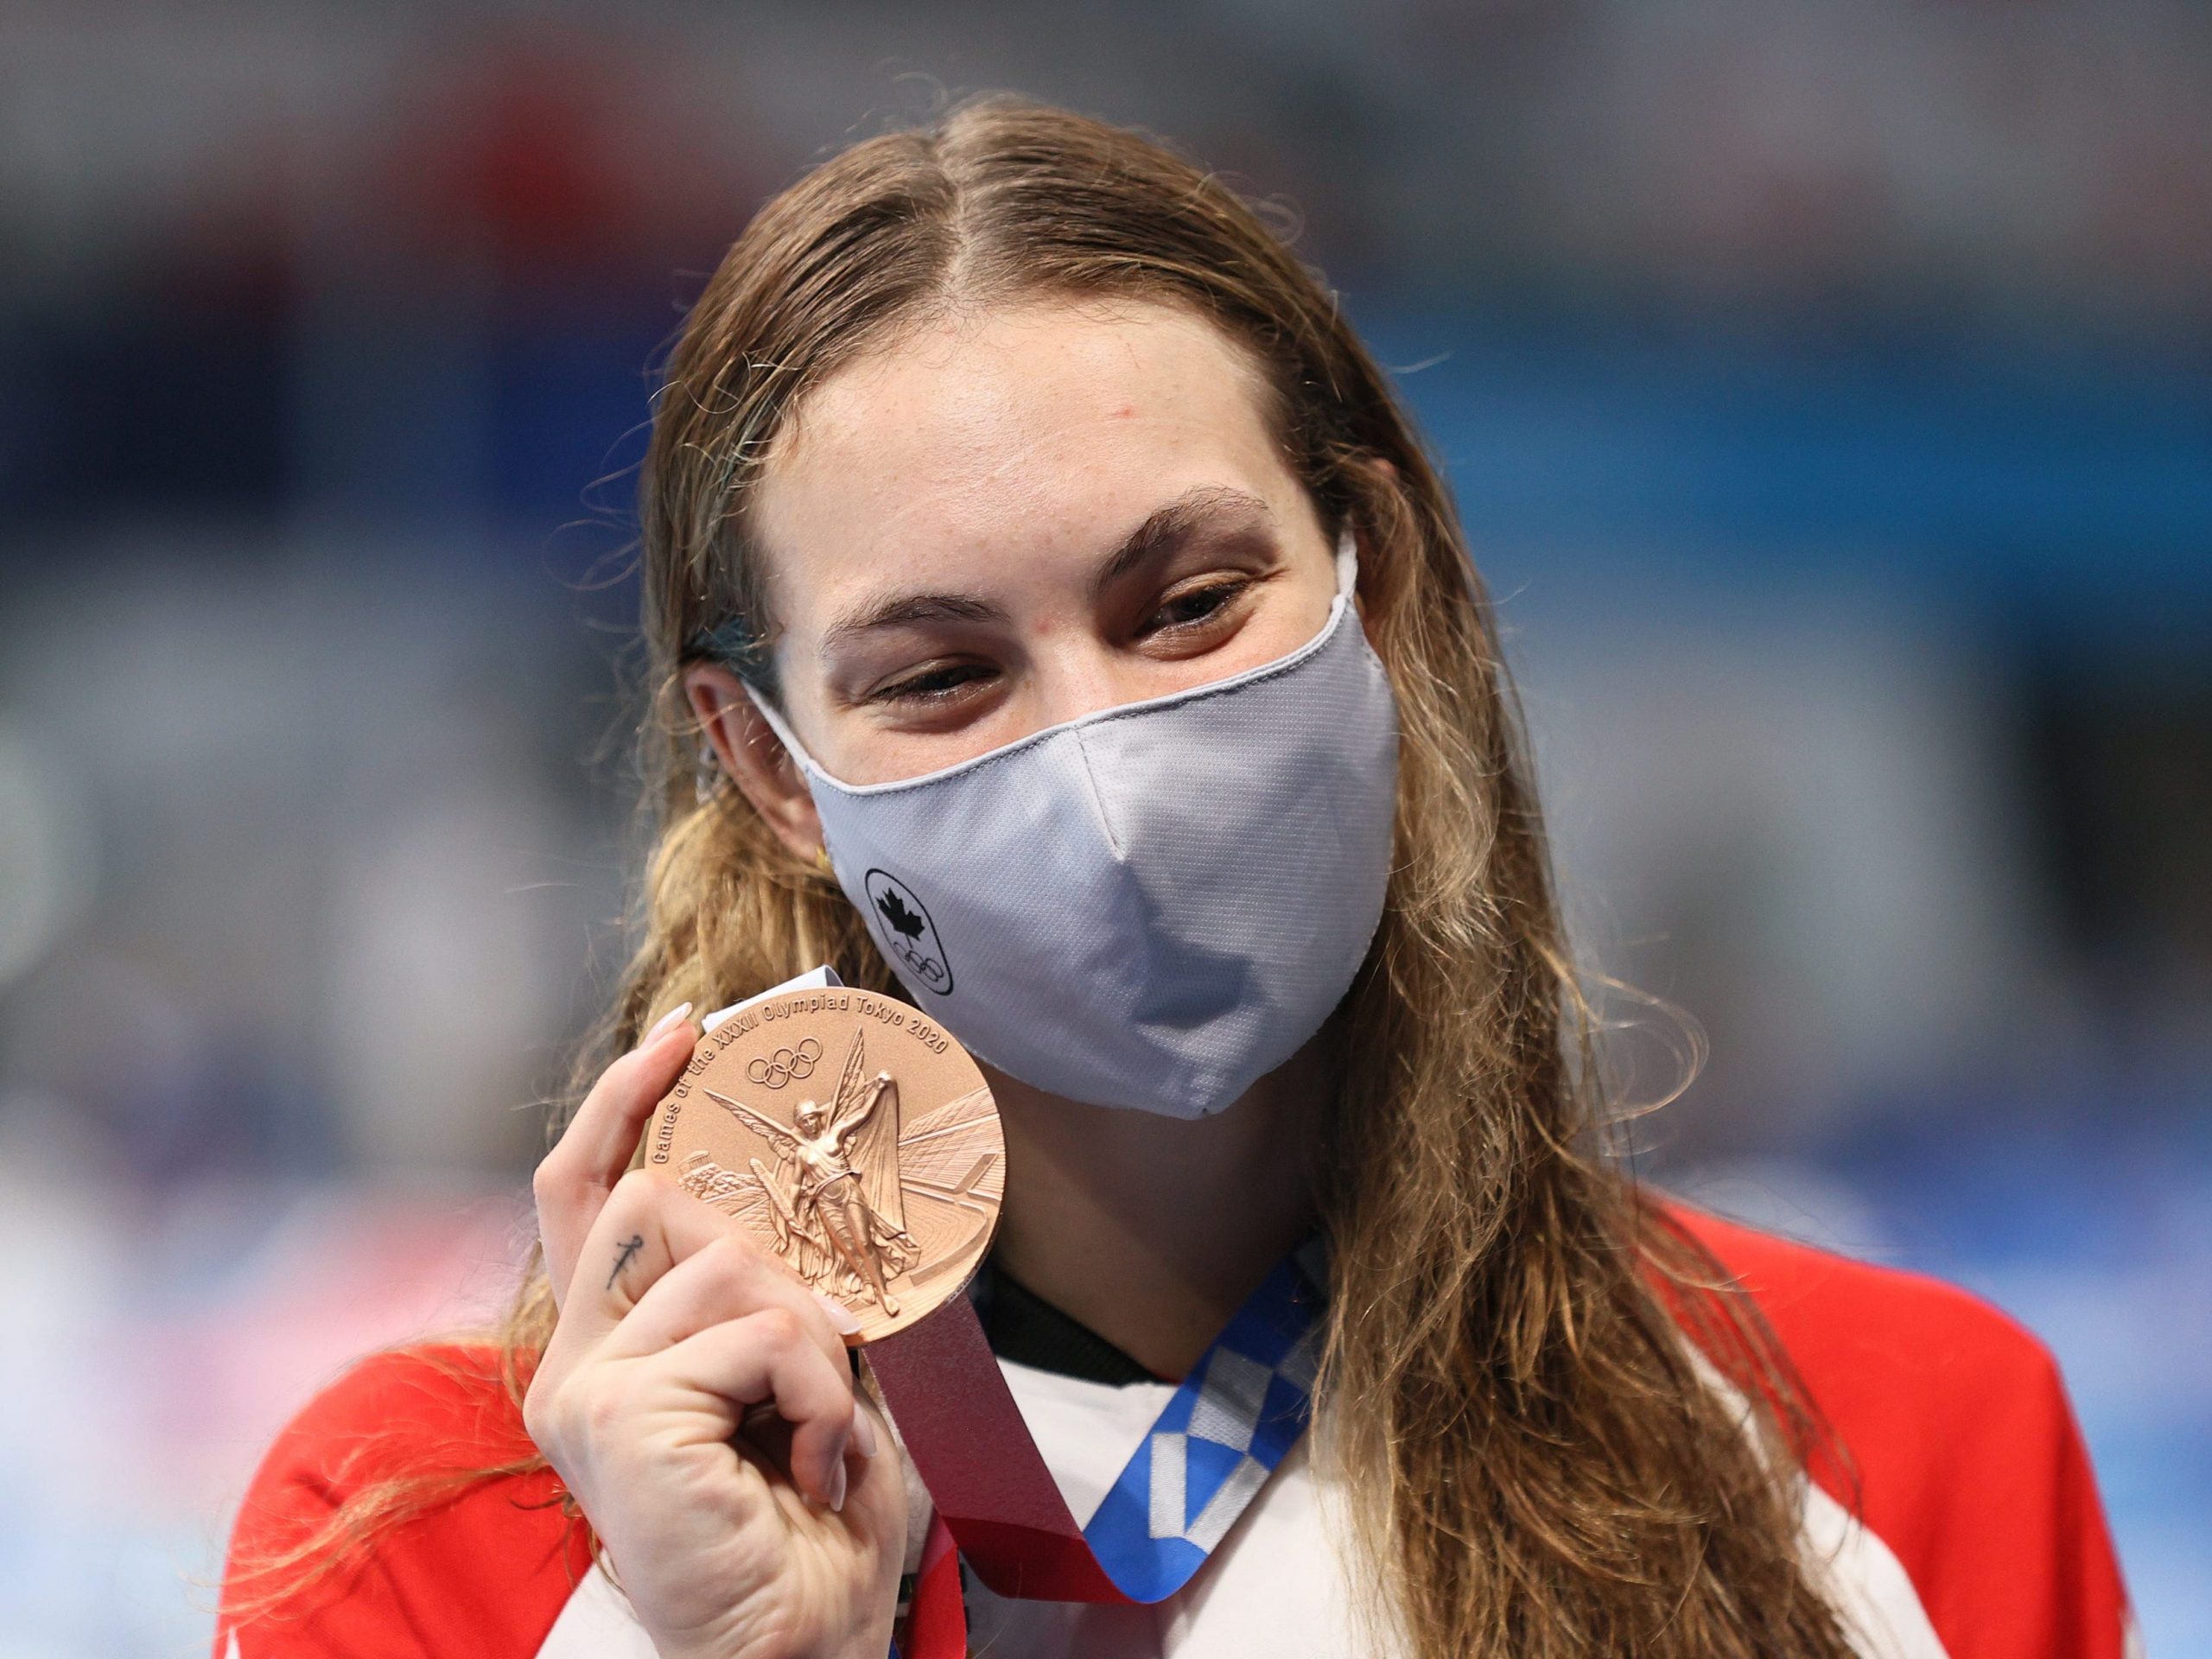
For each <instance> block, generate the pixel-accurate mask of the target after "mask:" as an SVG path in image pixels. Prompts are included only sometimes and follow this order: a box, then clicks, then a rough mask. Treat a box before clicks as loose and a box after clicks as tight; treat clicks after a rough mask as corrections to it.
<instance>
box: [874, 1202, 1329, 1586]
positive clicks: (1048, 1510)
mask: <svg viewBox="0 0 2212 1659" xmlns="http://www.w3.org/2000/svg"><path fill="white" fill-rule="evenodd" d="M1324 1280H1325V1274H1324V1272H1323V1271H1322V1269H1321V1264H1320V1257H1319V1249H1318V1248H1317V1247H1315V1246H1311V1245H1309V1246H1307V1247H1306V1248H1305V1249H1300V1251H1298V1252H1296V1253H1294V1255H1291V1256H1290V1257H1288V1258H1287V1259H1286V1260H1285V1261H1283V1262H1281V1263H1280V1264H1278V1265H1277V1266H1276V1268H1275V1269H1274V1271H1273V1272H1272V1273H1270V1274H1268V1277H1267V1279H1266V1280H1265V1281H1263V1282H1262V1284H1261V1286H1260V1287H1259V1288H1258V1289H1257V1290H1255V1291H1254V1292H1253V1293H1252V1294H1251V1296H1250V1297H1249V1299H1248V1300H1246V1302H1245V1304H1244V1306H1243V1307H1241V1308H1239V1309H1238V1310H1237V1312H1236V1317H1235V1318H1234V1319H1230V1322H1229V1324H1228V1326H1227V1327H1226V1328H1225V1329H1224V1331H1223V1332H1222V1333H1221V1334H1220V1335H1219V1336H1217V1337H1216V1338H1214V1340H1213V1343H1212V1345H1211V1346H1210V1347H1209V1348H1208V1349H1207V1350H1206V1351H1205V1356H1204V1357H1202V1358H1201V1359H1200V1360H1199V1361H1198V1364H1197V1365H1196V1366H1194V1367H1193V1368H1192V1371H1191V1374H1190V1375H1189V1376H1187V1377H1185V1379H1184V1380H1183V1383H1182V1385H1181V1386H1180V1387H1179V1388H1178V1389H1176V1390H1175V1394H1174V1397H1173V1398H1172V1399H1171V1400H1169V1401H1168V1402H1167V1404H1166V1407H1165V1408H1163V1409H1162V1410H1161V1411H1160V1415H1159V1417H1158V1418H1157V1419H1156V1420H1155V1421H1154V1423H1153V1426H1152V1428H1151V1430H1150V1431H1149V1432H1148V1433H1147V1434H1146V1436H1145V1438H1144V1441H1143V1444H1141V1446H1138V1447H1137V1449H1136V1451H1135V1453H1134V1454H1133V1455H1132V1456H1131V1457H1130V1459H1129V1460H1128V1464H1127V1465H1124V1466H1123V1468H1122V1473H1121V1476H1120V1478H1118V1479H1116V1481H1115V1483H1114V1485H1113V1488H1112V1490H1111V1491H1109V1492H1108V1493H1107V1494H1106V1497H1105V1499H1104V1501H1103V1502H1102V1503H1100V1504H1099V1506H1098V1512H1097V1513H1096V1515H1094V1516H1091V1518H1090V1524H1089V1525H1087V1526H1082V1527H1078V1526H1077V1524H1076V1522H1075V1517H1074V1516H1073V1515H1072V1514H1071V1513H1070V1512H1069V1510H1068V1506H1067V1501H1066V1500H1065V1498H1063V1497H1061V1496H1060V1489H1059V1486H1058V1484H1057V1483H1056V1482H1055V1481H1054V1480H1053V1478H1052V1471H1050V1470H1049V1469H1047V1468H1046V1465H1045V1459H1044V1457H1043V1455H1042V1454H1041V1453H1039V1451H1038V1450H1037V1444H1036V1442H1035V1441H1034V1440H1032V1439H1031V1438H1030V1435H1029V1430H1028V1427H1027V1425H1026V1424H1024V1423H1023V1421H1022V1420H1021V1412H1020V1408H1019V1407H1018V1406H1016V1405H1015V1404H1014V1395H1013V1394H1012V1393H1011V1392H1010V1391H1009V1390H1008V1389H1007V1384H1006V1378H1005V1376H1004V1375H1003V1374H1002V1373H1001V1371H1000V1370H999V1366H998V1361H997V1359H996V1358H995V1357H994V1356H993V1355H992V1353H991V1350H990V1344H988V1342H987V1341H986V1340H985V1339H984V1336H983V1327H982V1323H981V1322H980V1321H979V1320H978V1319H976V1310H975V1308H974V1306H972V1305H971V1304H970V1303H969V1300H968V1298H967V1297H965V1296H964V1295H963V1296H956V1297H954V1298H953V1299H952V1300H950V1302H948V1303H946V1304H945V1306H943V1307H942V1308H940V1309H938V1311H937V1312H936V1313H932V1314H931V1315H930V1316H929V1317H928V1318H927V1319H923V1320H921V1321H919V1322H918V1324H915V1325H911V1326H909V1327H908V1328H907V1329H906V1330H904V1331H900V1332H894V1333H893V1334H892V1335H890V1336H887V1337H885V1338H881V1339H880V1340H878V1341H876V1342H873V1343H870V1344H868V1347H867V1349H866V1350H865V1353H866V1356H867V1358H868V1369H869V1370H871V1371H872V1372H874V1376H875V1381H876V1385H877V1387H878V1388H880V1389H881V1390H882V1394H883V1398H884V1401H885V1402H886V1403H887V1405H889V1407H890V1408H891V1414H892V1416H893V1420H894V1421H896V1422H897V1424H898V1427H899V1438H900V1439H901V1440H904V1441H905V1442H906V1450H907V1452H908V1453H909V1454H910V1455H911V1456H912V1458H913V1459H914V1466H915V1467H916V1468H917V1469H918V1470H919V1471H921V1476H922V1479H923V1481H924V1482H925V1484H927V1485H928V1487H929V1490H930V1497H931V1500H932V1501H933V1502H934V1503H936V1505H937V1510H938V1515H939V1516H941V1517H942V1518H943V1519H944V1522H945V1523H946V1525H947V1526H948V1527H949V1528H950V1530H951V1533H952V1537H953V1540H954V1541H955V1542H957V1544H958V1545H959V1547H960V1553H961V1554H962V1555H963V1556H964V1557H965V1558H966V1560H967V1561H968V1563H969V1566H970V1567H973V1568H974V1569H975V1571H976V1576H977V1577H978V1578H980V1579H981V1580H982V1581H983V1582H984V1583H985V1584H987V1585H988V1586H990V1587H991V1589H992V1590H993V1591H995V1592H997V1593H998V1594H1000V1595H1001V1596H1008V1597H1019V1598H1024V1599H1030V1600H1042V1601H1096V1602H1154V1601H1160V1600H1164V1599H1166V1598H1167V1597H1169V1596H1172V1595H1173V1594H1174V1593H1175V1592H1177V1591H1178V1590H1179V1589H1181V1588H1182V1587H1183V1586H1185V1584H1187V1583H1189V1582H1190V1580H1191V1577H1192V1574H1193V1573H1196V1572H1197V1571H1198V1569H1199V1568H1200V1567H1203V1566H1205V1563H1206V1560H1207V1558H1208V1557H1209V1556H1210V1555H1211V1554H1212V1553H1213V1550H1214V1547H1215V1546H1216V1545H1217V1544H1218V1543H1219V1542H1220V1541H1221V1540H1222V1538H1223V1537H1224V1535H1226V1534H1227V1533H1228V1531H1229V1529H1230V1526H1231V1525H1232V1524H1233V1523H1234V1522H1236V1517H1237V1516H1240V1515H1242V1514H1243V1512H1244V1509H1245V1506H1246V1505H1247V1504H1249V1503H1251V1501H1252V1499H1253V1498H1254V1497H1256V1496H1258V1494H1259V1491H1260V1488H1261V1487H1262V1485H1263V1484H1265V1483H1266V1481H1267V1478H1268V1475H1270V1474H1271V1473H1273V1472H1274V1468H1275V1465H1277V1464H1279V1463H1281V1461H1282V1459H1283V1457H1284V1455H1285V1454H1286V1453H1287V1452H1289V1450H1290V1448H1291V1447H1292V1446H1294V1445H1296V1444H1297V1441H1298V1437H1299V1435H1300V1434H1301V1433H1304V1432H1305V1428H1306V1420H1307V1417H1308V1416H1309V1414H1310V1411H1311V1399H1312V1395H1313V1368H1314V1363H1315V1361H1316V1359H1317V1358H1318V1357H1319V1344H1320V1337H1321V1314H1322V1311H1323V1300H1322V1295H1321V1292H1320V1290H1319V1288H1318V1287H1319V1285H1320V1284H1321V1283H1322V1282H1324Z"/></svg>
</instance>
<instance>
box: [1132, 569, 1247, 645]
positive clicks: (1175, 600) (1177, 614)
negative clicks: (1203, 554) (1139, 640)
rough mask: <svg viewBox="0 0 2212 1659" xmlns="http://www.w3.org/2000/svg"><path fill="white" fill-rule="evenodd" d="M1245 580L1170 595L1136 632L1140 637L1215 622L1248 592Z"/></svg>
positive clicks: (1242, 578)
mask: <svg viewBox="0 0 2212 1659" xmlns="http://www.w3.org/2000/svg"><path fill="white" fill-rule="evenodd" d="M1251 586H1252V583H1251V581H1250V579H1249V577H1238V578H1236V580H1234V581H1230V582H1209V583H1207V584H1205V586H1203V587H1198V588H1190V589H1187V590H1186V591H1185V592H1183V593H1179V594H1174V595H1173V596H1172V597H1171V598H1169V599H1167V600H1166V601H1165V602H1163V603H1162V604H1161V606H1160V608H1159V609H1158V610H1156V611H1154V613H1152V615H1151V616H1150V617H1148V618H1147V619H1146V620H1145V623H1144V625H1143V626H1141V627H1140V628H1139V629H1138V630H1137V632H1138V634H1139V635H1140V636H1144V635H1148V634H1154V633H1165V632H1173V631H1176V630H1180V629H1194V628H1198V627H1201V626H1203V625H1205V624H1206V623H1208V622H1211V621H1213V620H1216V619H1217V618H1219V617H1220V616H1221V615H1222V613H1224V612H1225V611H1227V610H1228V609H1229V608H1230V606H1232V605H1234V604H1235V603H1236V601H1237V600H1239V599H1241V598H1243V595H1244V594H1246V593H1247V592H1248V591H1249V589H1250V588H1251Z"/></svg>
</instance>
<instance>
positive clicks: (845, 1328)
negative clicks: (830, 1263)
mask: <svg viewBox="0 0 2212 1659" xmlns="http://www.w3.org/2000/svg"><path fill="white" fill-rule="evenodd" d="M807 1294H808V1295H810V1296H811V1297H813V1298H814V1300H816V1301H817V1302H819V1303H821V1304H822V1311H823V1313H827V1314H828V1315H829V1328H830V1329H831V1330H833V1331H835V1332H836V1333H837V1334H838V1335H839V1336H841V1337H856V1336H858V1335H860V1333H861V1322H860V1321H859V1320H858V1319H855V1318H854V1317H853V1310H852V1309H851V1308H849V1307H847V1306H845V1305H844V1304H843V1303H842V1302H841V1301H839V1300H837V1299H836V1297H834V1296H824V1295H823V1294H822V1293H821V1292H820V1291H818V1290H810V1291H809V1292H808V1293H807Z"/></svg>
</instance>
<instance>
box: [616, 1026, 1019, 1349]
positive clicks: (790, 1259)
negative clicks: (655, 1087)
mask: <svg viewBox="0 0 2212 1659" xmlns="http://www.w3.org/2000/svg"><path fill="white" fill-rule="evenodd" d="M645 1165H646V1166H647V1167H648V1168H652V1169H658V1170H663V1171H665V1172H666V1173H670V1174H671V1175H673V1176H675V1177H676V1178H677V1180H678V1181H680V1182H681V1183H682V1184H683V1188H684V1190H685V1191H686V1192H690V1193H692V1194H694V1195H695V1196H696V1197H698V1198H702V1199H704V1200H705V1201H706V1202H707V1203H709V1204H710V1205H714V1207H715V1209H717V1210H720V1211H722V1212H723V1213H724V1214H726V1215H730V1216H734V1217H736V1218H737V1219H738V1220H740V1221H741V1222H742V1223H744V1224H745V1226H746V1229H747V1232H748V1233H750V1234H751V1236H753V1239H754V1240H755V1242H757V1243H759V1244H760V1246H761V1247H762V1248H763V1249H766V1250H767V1251H769V1252H770V1253H771V1254H772V1255H775V1256H777V1257H778V1258H779V1260H781V1261H782V1262H784V1263H785V1266H787V1267H789V1268H791V1271H792V1272H793V1273H795V1274H798V1277H799V1278H800V1279H801V1280H802V1281H804V1282H805V1283H807V1284H808V1285H810V1286H812V1287H814V1288H815V1289H817V1290H819V1291H821V1292H823V1294H827V1295H829V1296H834V1297H835V1298H836V1300H838V1301H839V1302H841V1303H842V1304H843V1305H844V1306H846V1307H848V1308H849V1309H850V1310H851V1311H852V1313H853V1317H854V1318H855V1319H858V1320H859V1321H860V1324H861V1329H860V1334H859V1335H857V1336H855V1337H849V1338H846V1340H847V1341H848V1342H849V1343H851V1344H855V1345H856V1346H857V1345H858V1344H861V1343H866V1342H873V1341H874V1340H875V1339H876V1338H879V1337H886V1336H888V1335H890V1334H891V1333H892V1332H894V1331H899V1330H903V1329H905V1328H906V1326H907V1325H912V1324H913V1323H914V1322H915V1321H916V1320H917V1319H921V1318H922V1317H923V1316H924V1315H925V1314H926V1313H930V1312H931V1310H933V1309H935V1308H936V1307H938V1306H940V1305H941V1304H943V1303H944V1301H945V1300H946V1299H948V1298H949V1297H950V1296H953V1295H954V1294H957V1293H958V1292H959V1291H960V1289H961V1288H962V1287H963V1286H965V1285H966V1284H967V1282H968V1280H969V1276H970V1275H971V1274H973V1273H974V1272H975V1270H976V1263H977V1262H980V1261H982V1256H983V1252H984V1251H985V1250H986V1249H988V1248H989V1246H990V1242H991V1233H992V1230H993V1229H994V1228H995V1227H996V1226H997V1224H998V1218H999V1205H1000V1201H1001V1198H1003V1196H1004V1194H1005V1192H1006V1141H1005V1139H1004V1137H1003V1136H1002V1135H1001V1133H1000V1130H999V1116H998V1108H997V1106H996V1104H995V1103H994V1102H993V1101H992V1099H991V1091H990V1087H989V1085H988V1084H986V1083H985V1082H984V1081H983V1074H982V1072H981V1071H977V1070H976V1063H975V1061H973V1060H972V1059H970V1058H969V1057H968V1052H967V1051H966V1050H965V1049H963V1048H962V1047H961V1046H960V1045H959V1044H958V1043H957V1042H956V1041H954V1040H953V1039H952V1037H951V1035H950V1033H947V1032H946V1031H945V1029H944V1027H942V1026H940V1025H938V1023H937V1022H936V1021H935V1020H931V1019H930V1018H929V1017H928V1016H926V1015H925V1014H922V1013H921V1012H920V1011H919V1010H918V1009H916V1008H913V1007H909V1006H908V1005H907V1004H906V1003H904V1002H900V1001H895V1000H894V999H893V998H891V997H887V996H879V995H876V994H875V993H874V992H873V991H864V990H857V989H855V988H851V987H845V986H833V987H829V988H820V989H808V990H800V991H785V992H781V993H779V994H778V995H774V996H771V997H767V998H766V999H764V1000H763V1001H759V1002H756V1003H754V1004H753V1006H751V1007H747V1008H746V1009H745V1010H744V1011H743V1012H741V1013H739V1014H732V1015H731V1016H730V1017H729V1018H728V1020H724V1021H723V1022H722V1023H721V1025H719V1026H717V1027H715V1029H714V1030H713V1031H711V1032H709V1033H708V1034H707V1035H706V1036H705V1037H704V1038H702V1039H701V1040H700V1043H699V1046H698V1050H697V1052H696V1053H694V1054H693V1055H692V1057H691V1064H690V1065H689V1066H688V1067H686V1068H685V1070H684V1073H683V1077H681V1078H680V1079H678V1080H677V1084H676V1087H675V1088H674V1089H672V1090H670V1091H669V1093H668V1096H667V1097H666V1098H665V1099H664V1100H663V1101H662V1102H661V1103H660V1104H659V1106H658V1108H656V1109H655V1110H654V1113H653V1117H652V1122H651V1124H649V1125H648V1126H647V1128H646V1131H645Z"/></svg>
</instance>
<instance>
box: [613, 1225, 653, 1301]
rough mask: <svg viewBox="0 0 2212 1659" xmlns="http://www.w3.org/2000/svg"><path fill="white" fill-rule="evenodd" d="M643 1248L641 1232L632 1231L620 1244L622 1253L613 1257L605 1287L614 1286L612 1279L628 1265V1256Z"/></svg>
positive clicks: (643, 1242)
mask: <svg viewBox="0 0 2212 1659" xmlns="http://www.w3.org/2000/svg"><path fill="white" fill-rule="evenodd" d="M642 1249H645V1235H644V1234H643V1233H632V1234H631V1235H630V1236H629V1239H628V1241H627V1242H626V1243H624V1245H623V1246H622V1253H621V1254H620V1255H618V1256H616V1257H615V1258H614V1271H613V1272H612V1273H610V1274H607V1288H608V1289H609V1290H612V1289H613V1288H614V1281H616V1280H617V1279H620V1277H621V1276H622V1269H623V1268H626V1267H628V1266H629V1265H630V1258H631V1257H632V1256H633V1255H636V1254H637V1253H638V1252H639V1250H642Z"/></svg>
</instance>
